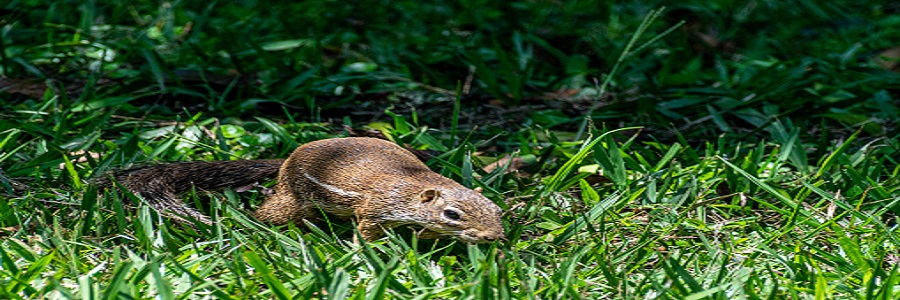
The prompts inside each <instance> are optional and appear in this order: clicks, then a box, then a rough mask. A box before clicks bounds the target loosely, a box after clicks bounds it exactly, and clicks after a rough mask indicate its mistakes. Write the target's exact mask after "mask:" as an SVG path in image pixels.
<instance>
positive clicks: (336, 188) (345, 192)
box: [303, 172, 362, 197]
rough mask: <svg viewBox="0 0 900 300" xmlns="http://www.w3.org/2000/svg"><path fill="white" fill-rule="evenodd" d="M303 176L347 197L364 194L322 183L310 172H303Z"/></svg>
mask: <svg viewBox="0 0 900 300" xmlns="http://www.w3.org/2000/svg"><path fill="white" fill-rule="evenodd" d="M303 176H304V177H306V179H309V181H312V182H313V183H315V184H318V185H319V186H321V187H323V188H325V189H326V190H328V191H330V192H332V193H336V194H338V195H341V196H345V197H359V196H362V194H360V193H357V192H351V191H345V190H342V189H340V188H338V187H336V186H333V185H330V184H326V183H322V182H321V181H319V180H318V179H316V178H315V177H312V175H309V174H308V173H306V172H303Z"/></svg>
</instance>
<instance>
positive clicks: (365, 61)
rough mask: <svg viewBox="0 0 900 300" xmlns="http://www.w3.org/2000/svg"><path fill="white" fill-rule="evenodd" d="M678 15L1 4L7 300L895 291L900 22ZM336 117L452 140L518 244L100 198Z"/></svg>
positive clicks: (816, 9) (757, 12)
mask: <svg viewBox="0 0 900 300" xmlns="http://www.w3.org/2000/svg"><path fill="white" fill-rule="evenodd" d="M665 4H666V3H646V2H641V3H637V2H635V3H620V4H603V3H593V2H589V1H584V2H576V1H569V2H546V1H511V2H503V1H458V2H456V3H452V4H451V3H439V2H434V3H420V2H419V1H391V2H389V3H388V2H386V1H365V2H364V3H360V4H349V3H332V2H328V1H303V2H299V3H282V2H278V1H258V2H245V3H239V4H232V3H225V2H212V3H200V2H190V3H188V2H154V1H103V2H98V1H71V0H51V1H44V2H39V1H13V2H11V3H8V4H3V5H0V9H2V10H3V14H2V15H0V55H2V56H0V59H2V62H0V74H2V75H0V171H2V172H0V237H2V240H0V298H9V299H30V298H92V299H95V298H99V299H111V298H126V299H130V298H161V299H173V298H236V299H237V298H241V299H243V298H250V299H255V298H277V299H293V298H300V299H307V298H332V299H347V298H352V299H381V298H392V299H407V298H410V299H430V298H443V299H447V298H468V299H490V298H500V299H512V298H515V299H579V298H583V299H603V298H614V299H655V298H663V299H900V267H898V265H900V250H898V247H900V239H898V238H900V237H898V232H897V215H898V213H900V206H898V202H900V164H898V161H897V157H898V155H897V154H898V151H900V143H898V140H900V138H898V131H897V121H898V120H900V109H898V106H900V105H898V104H900V102H898V101H900V100H898V98H897V96H896V95H897V91H898V86H900V76H898V73H897V71H896V70H891V69H886V68H884V67H881V66H879V65H878V63H877V60H878V59H879V57H880V56H881V54H882V53H884V52H883V51H884V50H885V49H888V48H891V47H896V45H898V44H900V32H898V29H897V28H900V27H898V26H896V25H897V24H900V19H898V17H897V14H896V12H897V7H896V6H895V5H891V4H888V3H867V2H865V1H832V2H829V3H818V2H814V1H805V0H797V1H754V2H746V3H733V2H731V1H713V2H708V1H686V2H682V3H679V4H678V5H671V6H670V7H668V8H667V9H665V10H660V8H661V7H662V6H663V5H665ZM773 20H778V22H773ZM341 125H348V126H351V127H352V128H355V130H357V131H360V130H361V129H364V128H373V129H378V130H380V131H381V132H382V133H384V134H385V135H386V136H388V137H390V138H391V139H393V140H395V141H397V142H401V143H405V144H408V145H410V146H412V147H414V148H417V149H427V150H436V151H438V152H439V153H441V154H440V155H439V156H438V157H436V158H435V159H433V160H431V161H430V162H429V165H430V166H431V167H432V168H433V169H434V170H436V171H438V172H441V173H442V174H444V175H446V176H449V177H451V178H453V179H455V180H458V181H460V182H462V183H463V184H464V185H467V186H470V187H475V186H480V187H483V188H484V190H485V195H486V196H488V197H489V198H490V199H492V200H494V201H495V202H497V204H498V205H500V206H501V207H503V208H504V211H505V214H504V226H505V227H506V231H507V239H508V241H504V242H498V243H493V244H486V245H477V246H473V245H466V244H462V243H459V242H455V241H448V240H440V241H429V240H422V241H420V240H417V239H416V238H415V237H414V236H413V235H411V234H410V233H409V232H408V230H398V231H397V232H395V233H394V234H391V235H390V236H389V237H388V238H386V239H385V240H381V241H377V242H373V243H364V244H361V245H357V244H353V243H351V242H349V241H350V240H351V237H352V234H353V227H352V226H351V225H350V224H339V223H335V224H329V225H328V226H323V227H321V228H317V227H311V228H307V227H306V226H302V225H300V226H298V227H299V228H298V227H290V228H271V227H269V226H266V225H263V224H260V223H258V222H257V221H256V220H254V219H253V218H252V217H250V216H249V212H250V211H251V208H252V207H253V206H254V205H258V204H259V203H260V202H261V201H262V199H263V198H264V197H265V195H264V193H262V192H260V191H247V192H240V193H239V192H236V191H233V190H229V191H223V192H221V193H213V194H207V193H204V192H202V191H197V192H194V193H190V194H189V195H185V200H186V201H188V202H189V203H194V204H198V206H199V207H201V208H202V209H203V210H204V211H207V212H209V214H210V215H211V217H212V218H213V219H214V220H216V222H214V223H213V225H211V226H205V225H200V226H198V227H197V228H189V227H185V226H181V225H178V224H173V223H171V222H170V221H169V220H166V219H164V218H161V217H160V216H159V215H158V214H157V213H156V212H155V211H153V210H152V209H150V208H149V206H147V205H144V204H143V203H141V200H140V199H138V198H136V197H134V195H131V194H129V193H119V192H114V191H105V190H98V189H97V187H95V186H94V185H92V184H91V183H92V182H93V180H94V179H96V178H100V177H102V176H104V174H107V173H108V172H109V171H111V170H115V169H119V168H127V167H131V166H139V165H146V164H151V163H155V162H168V161H188V160H224V159H252V158H274V157H286V156H287V155H288V154H289V153H290V151H291V150H293V149H294V148H295V147H296V146H297V145H300V144H303V143H305V142H308V141H312V140H318V139H323V138H328V137H334V136H340V135H344V133H341V132H339V129H337V128H339V127H340V126H341ZM507 156H508V157H509V158H510V159H509V160H505V159H504V157H507ZM495 162H496V164H494V165H495V166H499V167H498V168H484V167H485V166H488V165H491V164H492V163H495ZM265 184H268V185H271V182H268V183H265Z"/></svg>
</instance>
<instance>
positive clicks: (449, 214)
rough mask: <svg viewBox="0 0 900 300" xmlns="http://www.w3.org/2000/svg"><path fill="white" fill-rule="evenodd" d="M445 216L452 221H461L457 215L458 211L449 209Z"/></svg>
mask: <svg viewBox="0 0 900 300" xmlns="http://www.w3.org/2000/svg"><path fill="white" fill-rule="evenodd" d="M444 216H446V217H447V218H450V219H451V220H459V213H457V212H456V211H453V210H449V209H448V210H445V211H444Z"/></svg>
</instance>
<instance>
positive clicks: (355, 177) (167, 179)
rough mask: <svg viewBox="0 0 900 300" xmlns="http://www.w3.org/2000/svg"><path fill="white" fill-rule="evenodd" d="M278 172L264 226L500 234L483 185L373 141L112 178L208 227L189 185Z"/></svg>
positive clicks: (262, 209) (224, 183) (374, 234)
mask: <svg viewBox="0 0 900 300" xmlns="http://www.w3.org/2000/svg"><path fill="white" fill-rule="evenodd" d="M276 174H277V181H276V183H275V188H274V193H273V194H272V195H270V196H268V198H267V199H266V200H265V201H263V203H262V204H261V205H260V206H259V207H258V208H257V209H256V211H255V212H254V213H253V215H254V217H255V218H257V219H258V220H260V221H263V222H265V223H269V224H273V225H284V224H288V223H295V224H301V223H302V220H309V221H316V220H320V219H321V217H322V213H324V214H325V215H327V216H331V217H337V218H339V219H352V218H355V220H356V222H357V229H358V230H359V233H360V236H362V238H363V239H365V240H366V241H373V240H377V239H379V238H381V237H382V236H384V232H385V230H387V229H392V228H396V227H401V226H407V225H412V226H416V227H421V228H422V229H421V230H420V231H419V232H418V236H419V237H420V238H426V239H434V238H440V237H455V238H457V239H459V240H462V241H464V242H467V243H486V242H491V241H495V240H498V239H503V238H504V236H505V233H504V230H503V224H502V222H501V212H502V211H501V209H500V207H498V206H497V205H496V204H495V203H494V202H492V201H491V200H489V199H488V198H486V197H484V196H483V195H481V188H475V189H474V190H473V189H469V188H466V187H464V186H462V185H460V184H459V183H457V182H455V181H453V180H451V179H449V178H447V177H444V176H441V175H440V174H438V173H435V172H434V171H431V170H430V169H429V168H428V167H427V166H426V165H425V164H424V163H422V161H420V160H419V159H418V158H417V157H416V156H415V155H413V154H412V153H410V152H409V151H407V150H406V149H404V148H402V147H400V146H398V145H397V144H395V143H392V142H389V141H385V140H382V139H377V138H368V137H347V138H333V139H326V140H319V141H314V142H310V143H306V144H304V145H302V146H300V147H298V148H297V149H296V150H294V152H293V153H292V154H291V155H290V156H289V157H288V158H287V159H269V160H234V161H214V162H185V163H170V164H162V165H155V166H148V167H140V168H134V169H128V170H124V171H119V172H117V173H116V174H113V177H114V178H115V179H116V181H117V182H119V183H120V184H122V185H124V186H125V187H126V188H127V189H128V190H130V191H131V192H133V193H134V194H135V195H138V196H140V197H141V198H143V199H145V200H146V201H147V202H148V203H149V204H150V205H151V206H153V207H154V208H155V209H157V210H159V211H161V212H164V213H166V214H167V215H169V216H171V217H172V218H174V219H177V220H178V221H182V222H185V221H186V220H184V219H183V218H181V217H179V216H189V217H192V218H194V219H196V220H198V221H200V222H203V223H206V224H210V223H211V221H210V219H209V218H208V217H207V216H206V215H204V214H202V213H200V212H199V211H197V210H195V209H193V208H191V207H189V206H187V205H186V204H185V203H184V202H183V201H182V200H181V199H179V198H178V196H177V195H178V194H181V193H184V192H187V191H190V190H191V189H192V188H197V189H203V190H216V189H222V188H228V187H232V188H235V187H241V186H247V185H250V184H254V183H256V182H258V181H260V180H264V179H267V178H271V177H273V176H275V175H276ZM106 180H107V181H106V183H105V184H104V185H107V186H108V185H109V181H108V180H109V179H106ZM101 184H103V183H101Z"/></svg>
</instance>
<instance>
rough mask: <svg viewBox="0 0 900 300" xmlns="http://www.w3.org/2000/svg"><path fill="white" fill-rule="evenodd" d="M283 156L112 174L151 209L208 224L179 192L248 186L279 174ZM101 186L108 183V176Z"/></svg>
mask: <svg viewBox="0 0 900 300" xmlns="http://www.w3.org/2000/svg"><path fill="white" fill-rule="evenodd" d="M283 162H284V160H283V159H269V160H226V161H214V162H183V163H169V164H162V165H155V166H146V167H139V168H134V169H128V170H122V171H117V172H115V173H114V174H113V175H112V177H114V178H115V180H116V181H117V182H118V183H119V184H122V185H124V186H125V187H127V188H128V190H129V191H131V192H132V193H134V194H135V195H138V196H140V197H141V198H143V199H144V200H146V201H147V202H148V203H150V205H152V206H153V208H155V209H157V210H158V211H160V212H162V213H164V214H166V215H168V216H170V217H172V218H174V219H176V220H178V221H180V222H184V223H188V224H190V222H187V220H185V219H184V218H183V217H187V216H189V217H192V218H194V219H197V220H198V221H201V222H203V223H206V224H211V221H210V219H209V217H207V216H206V215H204V214H203V213H201V212H199V211H197V210H196V209H194V208H192V207H190V206H187V205H186V203H184V201H182V200H181V199H179V198H178V195H180V194H183V193H185V192H188V191H190V190H191V189H194V188H196V189H198V190H219V189H223V188H229V187H230V188H236V187H241V186H246V185H250V184H253V183H256V182H259V181H262V180H265V179H267V178H273V177H275V175H278V170H279V168H280V167H281V164H282V163H283ZM98 184H99V185H100V186H106V187H109V186H111V182H110V179H109V178H104V179H101V180H100V181H99V182H98Z"/></svg>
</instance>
